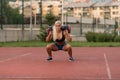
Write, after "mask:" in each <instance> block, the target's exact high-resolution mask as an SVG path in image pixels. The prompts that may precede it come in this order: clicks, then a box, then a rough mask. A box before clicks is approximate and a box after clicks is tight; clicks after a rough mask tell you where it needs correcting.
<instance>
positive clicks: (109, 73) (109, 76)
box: [104, 53, 112, 79]
mask: <svg viewBox="0 0 120 80" xmlns="http://www.w3.org/2000/svg"><path fill="white" fill-rule="evenodd" d="M104 59H105V64H106V70H107V75H108V78H109V79H112V76H111V71H110V67H109V64H108V59H107V56H106V54H105V53H104Z"/></svg>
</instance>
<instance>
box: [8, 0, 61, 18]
mask: <svg viewBox="0 0 120 80" xmlns="http://www.w3.org/2000/svg"><path fill="white" fill-rule="evenodd" d="M39 1H40V0H34V1H32V13H33V15H35V14H40V7H39V5H40V2H39ZM9 5H10V6H11V7H12V8H19V11H20V14H21V13H22V1H21V0H17V1H16V2H9ZM30 5H31V3H30V1H24V16H25V17H29V16H30ZM61 7H62V4H61V1H60V0H43V1H42V14H43V16H45V15H46V14H47V13H49V12H53V14H54V15H55V16H60V15H61Z"/></svg>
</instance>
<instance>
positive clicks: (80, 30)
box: [80, 14, 82, 35]
mask: <svg viewBox="0 0 120 80" xmlns="http://www.w3.org/2000/svg"><path fill="white" fill-rule="evenodd" d="M80 35H82V14H80Z"/></svg>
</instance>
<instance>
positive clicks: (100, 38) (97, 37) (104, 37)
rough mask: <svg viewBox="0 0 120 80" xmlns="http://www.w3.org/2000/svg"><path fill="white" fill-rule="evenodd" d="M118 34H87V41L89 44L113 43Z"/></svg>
mask: <svg viewBox="0 0 120 80" xmlns="http://www.w3.org/2000/svg"><path fill="white" fill-rule="evenodd" d="M115 36H116V34H113V33H112V34H106V33H95V32H88V33H86V39H87V41H88V42H113V41H114V38H115Z"/></svg>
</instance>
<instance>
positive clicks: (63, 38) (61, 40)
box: [56, 31, 65, 42]
mask: <svg viewBox="0 0 120 80" xmlns="http://www.w3.org/2000/svg"><path fill="white" fill-rule="evenodd" d="M64 41H65V36H64V35H63V31H62V38H61V39H60V40H59V39H56V42H64Z"/></svg>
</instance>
